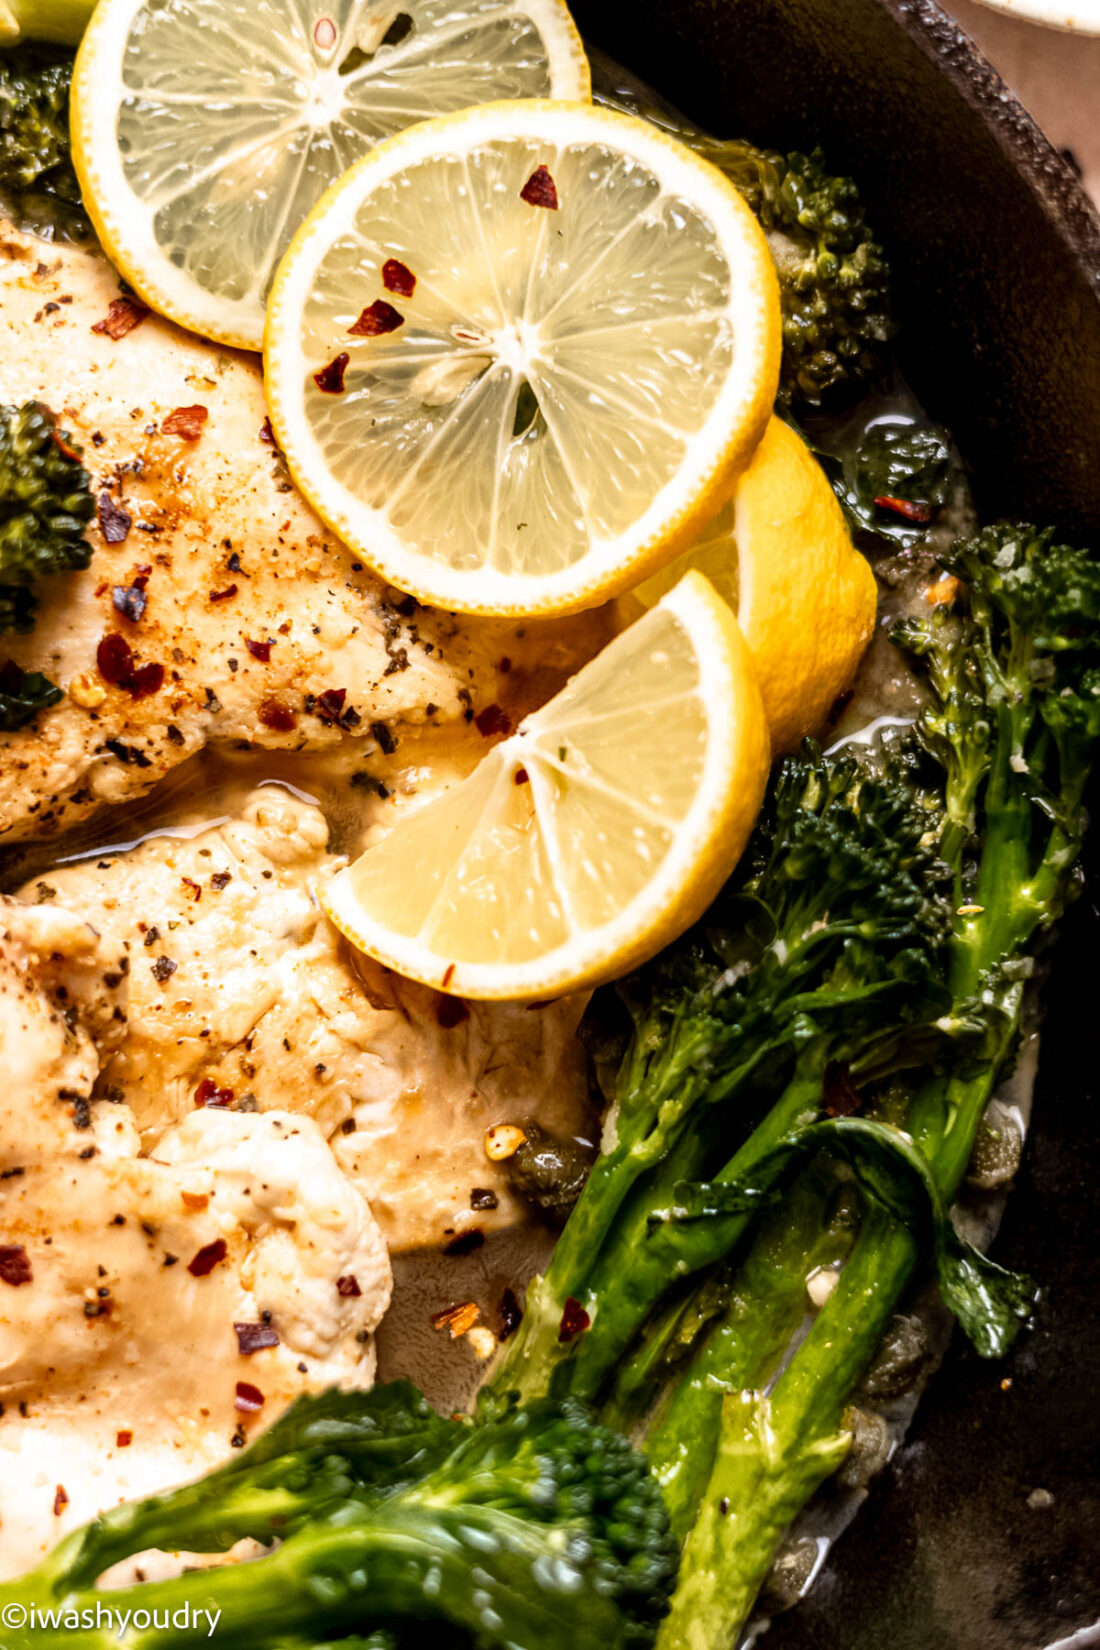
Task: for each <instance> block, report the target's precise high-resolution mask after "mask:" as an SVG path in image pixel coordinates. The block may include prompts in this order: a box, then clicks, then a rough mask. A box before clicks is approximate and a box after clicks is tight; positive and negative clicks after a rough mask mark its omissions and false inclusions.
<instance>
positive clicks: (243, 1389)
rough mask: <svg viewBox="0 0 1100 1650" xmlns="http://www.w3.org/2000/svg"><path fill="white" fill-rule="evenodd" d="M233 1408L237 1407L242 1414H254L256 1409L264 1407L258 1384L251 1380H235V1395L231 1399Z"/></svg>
mask: <svg viewBox="0 0 1100 1650" xmlns="http://www.w3.org/2000/svg"><path fill="white" fill-rule="evenodd" d="M233 1407H234V1409H239V1410H240V1411H241V1413H242V1414H244V1415H255V1413H256V1411H257V1410H259V1409H263V1407H264V1395H263V1393H262V1392H261V1391H260V1389H259V1387H258V1386H253V1385H252V1382H251V1381H238V1382H237V1396H236V1397H235V1398H234V1400H233Z"/></svg>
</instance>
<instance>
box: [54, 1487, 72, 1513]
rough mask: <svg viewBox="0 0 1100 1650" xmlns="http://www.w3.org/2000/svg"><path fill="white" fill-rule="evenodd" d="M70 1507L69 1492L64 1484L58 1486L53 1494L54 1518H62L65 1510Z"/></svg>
mask: <svg viewBox="0 0 1100 1650" xmlns="http://www.w3.org/2000/svg"><path fill="white" fill-rule="evenodd" d="M68 1505H69V1492H68V1490H67V1489H66V1488H65V1486H64V1484H58V1486H57V1488H56V1490H54V1492H53V1515H54V1517H55V1518H60V1517H61V1514H62V1513H63V1512H64V1511H65V1508H66V1507H67V1506H68Z"/></svg>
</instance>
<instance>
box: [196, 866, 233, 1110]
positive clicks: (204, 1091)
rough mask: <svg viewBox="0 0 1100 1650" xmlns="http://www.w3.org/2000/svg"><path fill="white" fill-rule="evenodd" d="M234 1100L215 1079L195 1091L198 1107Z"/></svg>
mask: <svg viewBox="0 0 1100 1650" xmlns="http://www.w3.org/2000/svg"><path fill="white" fill-rule="evenodd" d="M186 880H187V879H186V878H184V881H186ZM233 1098H234V1090H233V1089H223V1088H219V1087H218V1084H217V1080H216V1079H215V1078H213V1077H204V1078H203V1080H202V1082H201V1083H200V1084H199V1086H198V1088H197V1089H196V1090H195V1104H196V1106H231V1105H232V1104H233Z"/></svg>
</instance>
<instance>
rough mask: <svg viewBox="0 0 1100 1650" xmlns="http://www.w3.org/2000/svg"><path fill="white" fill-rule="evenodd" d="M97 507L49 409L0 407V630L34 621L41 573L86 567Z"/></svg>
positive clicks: (30, 403)
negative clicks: (86, 532)
mask: <svg viewBox="0 0 1100 1650" xmlns="http://www.w3.org/2000/svg"><path fill="white" fill-rule="evenodd" d="M94 511H95V501H94V499H93V497H92V492H91V482H90V478H89V476H88V472H87V470H85V468H84V466H83V464H82V463H81V462H80V458H79V455H78V454H77V453H76V452H75V450H74V449H73V447H72V446H71V445H70V439H69V437H68V436H67V435H66V434H65V433H64V432H62V431H59V430H58V428H57V426H56V422H55V420H54V417H53V414H52V413H51V412H50V411H49V409H48V408H46V407H44V406H42V405H41V403H40V402H37V401H27V402H25V403H24V405H23V406H21V407H0V631H4V630H23V631H26V630H30V629H32V628H33V625H34V612H35V607H36V601H35V597H34V590H33V587H34V585H35V584H37V582H38V581H39V580H40V579H44V578H49V577H51V576H52V575H53V574H56V573H71V572H73V571H75V570H77V569H80V568H84V567H87V566H88V563H89V562H90V561H91V558H92V547H91V545H90V544H89V543H88V541H87V539H86V538H85V536H84V530H85V528H86V527H87V525H88V522H89V521H90V520H91V518H92V515H93V514H94Z"/></svg>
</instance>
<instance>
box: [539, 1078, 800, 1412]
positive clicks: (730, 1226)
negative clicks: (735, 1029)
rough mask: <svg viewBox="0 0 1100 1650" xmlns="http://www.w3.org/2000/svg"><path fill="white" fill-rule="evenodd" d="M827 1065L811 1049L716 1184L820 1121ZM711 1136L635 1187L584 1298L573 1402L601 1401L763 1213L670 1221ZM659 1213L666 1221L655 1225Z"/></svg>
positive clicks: (700, 1136)
mask: <svg viewBox="0 0 1100 1650" xmlns="http://www.w3.org/2000/svg"><path fill="white" fill-rule="evenodd" d="M825 1063H826V1056H825V1053H824V1051H823V1050H822V1049H821V1048H820V1047H817V1046H815V1047H813V1048H811V1050H810V1051H809V1052H808V1054H807V1055H805V1056H804V1057H803V1059H802V1061H801V1062H800V1067H799V1069H798V1070H797V1071H796V1075H795V1076H794V1078H793V1079H792V1081H791V1082H790V1083H789V1084H788V1085H787V1087H786V1089H785V1090H784V1091H783V1093H782V1094H781V1095H780V1097H779V1099H778V1100H777V1101H776V1103H775V1105H774V1106H773V1107H772V1109H771V1110H770V1111H769V1112H768V1113H767V1115H766V1116H765V1117H764V1119H763V1120H762V1121H761V1122H760V1123H759V1124H758V1125H757V1127H756V1128H755V1129H754V1130H753V1131H752V1133H751V1134H750V1135H749V1137H748V1139H747V1140H745V1141H744V1142H743V1144H742V1145H741V1146H740V1147H739V1148H738V1150H737V1151H736V1152H735V1153H734V1155H733V1157H731V1158H730V1160H729V1161H728V1162H727V1163H726V1164H725V1166H724V1167H723V1168H721V1169H720V1170H719V1171H718V1173H717V1174H715V1175H714V1176H713V1179H714V1181H715V1182H716V1183H722V1182H728V1181H733V1180H738V1179H740V1178H742V1177H743V1176H745V1175H747V1174H749V1173H750V1172H751V1170H752V1169H753V1168H755V1166H756V1165H757V1164H758V1163H760V1162H761V1161H762V1160H763V1159H764V1158H765V1157H767V1156H768V1155H769V1154H770V1153H771V1152H772V1151H773V1150H774V1149H775V1147H777V1146H778V1145H779V1144H780V1143H781V1141H783V1140H784V1139H785V1138H786V1137H787V1136H788V1135H789V1134H791V1133H792V1132H793V1131H794V1130H795V1129H797V1128H798V1127H799V1125H800V1124H803V1123H808V1122H812V1121H813V1120H814V1119H815V1118H816V1117H817V1116H818V1115H819V1113H820V1109H821V1100H822V1092H823V1085H824V1068H825ZM728 1103H729V1102H728V1100H724V1101H722V1102H720V1104H722V1105H723V1106H725V1105H728ZM716 1104H718V1102H716ZM709 1138H710V1137H709V1136H708V1133H707V1131H706V1130H705V1129H704V1128H702V1127H700V1128H696V1129H692V1130H689V1131H686V1132H685V1133H684V1135H682V1136H681V1138H680V1141H679V1142H678V1144H677V1146H676V1148H675V1149H674V1150H673V1151H672V1152H671V1153H670V1154H669V1156H668V1157H667V1158H666V1159H665V1161H664V1163H662V1164H661V1166H660V1168H659V1169H658V1170H657V1172H656V1174H655V1175H653V1176H652V1177H650V1178H647V1179H646V1180H645V1181H643V1182H641V1183H640V1184H639V1185H638V1186H637V1187H636V1188H635V1190H634V1192H633V1194H632V1196H631V1198H630V1200H629V1201H628V1203H627V1204H626V1206H625V1207H624V1209H623V1212H622V1216H621V1218H620V1220H619V1221H618V1222H617V1224H616V1228H615V1235H614V1238H613V1241H612V1242H611V1243H610V1244H607V1245H605V1247H604V1250H603V1252H602V1253H601V1255H600V1257H599V1259H598V1261H597V1263H596V1265H595V1267H594V1268H593V1270H592V1272H591V1275H590V1278H589V1283H588V1288H587V1291H586V1293H585V1294H584V1295H583V1296H581V1304H582V1305H583V1306H584V1308H585V1310H586V1311H587V1312H588V1313H589V1316H590V1317H591V1319H592V1327H591V1329H590V1330H588V1331H586V1333H585V1334H584V1335H583V1336H582V1337H581V1338H580V1340H579V1343H578V1345H577V1350H576V1355H575V1356H574V1358H573V1360H572V1362H571V1364H570V1366H569V1372H568V1389H569V1392H570V1394H571V1395H572V1396H574V1397H580V1398H585V1399H592V1398H594V1397H595V1396H596V1395H597V1394H598V1392H599V1389H600V1387H601V1386H602V1384H603V1382H604V1381H605V1380H606V1379H607V1377H608V1375H609V1374H610V1373H611V1371H612V1370H614V1368H615V1366H616V1365H617V1364H618V1363H619V1361H620V1359H621V1358H622V1357H623V1355H624V1354H625V1353H626V1351H627V1349H628V1348H629V1347H630V1346H631V1344H632V1342H633V1340H634V1337H635V1335H636V1334H637V1333H638V1331H639V1330H640V1329H641V1328H642V1326H643V1325H644V1323H645V1321H646V1319H647V1318H648V1317H649V1314H650V1313H651V1311H652V1310H653V1308H654V1307H655V1306H656V1305H657V1303H658V1301H659V1300H660V1299H661V1297H662V1295H663V1294H664V1293H665V1291H666V1290H667V1289H668V1288H669V1286H670V1285H671V1284H673V1283H675V1282H677V1281H679V1280H682V1279H684V1278H686V1277H689V1276H690V1275H691V1274H692V1273H693V1272H698V1271H700V1270H702V1269H703V1268H704V1267H709V1266H713V1265H715V1264H716V1263H717V1262H718V1261H720V1260H721V1259H722V1258H723V1256H725V1255H727V1254H729V1252H730V1251H731V1250H732V1249H733V1248H734V1246H735V1244H737V1242H738V1241H739V1240H740V1238H741V1237H742V1236H743V1234H744V1232H745V1231H746V1229H747V1228H748V1226H749V1225H750V1223H751V1221H752V1220H753V1218H754V1216H755V1214H756V1212H757V1211H756V1210H754V1209H752V1208H746V1209H743V1210H741V1211H739V1212H737V1213H734V1214H726V1215H713V1216H711V1217H709V1218H707V1219H705V1220H694V1221H678V1220H676V1219H675V1218H671V1219H670V1218H668V1216H669V1213H670V1210H671V1209H672V1208H673V1206H674V1205H675V1201H676V1188H677V1184H678V1183H679V1182H681V1181H684V1180H692V1179H695V1178H697V1177H698V1175H699V1172H700V1168H701V1165H702V1164H703V1163H704V1162H705V1160H706V1156H707V1150H708V1141H709ZM659 1215H663V1216H664V1217H665V1218H663V1219H661V1220H660V1221H659V1224H654V1220H655V1217H657V1216H659Z"/></svg>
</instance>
